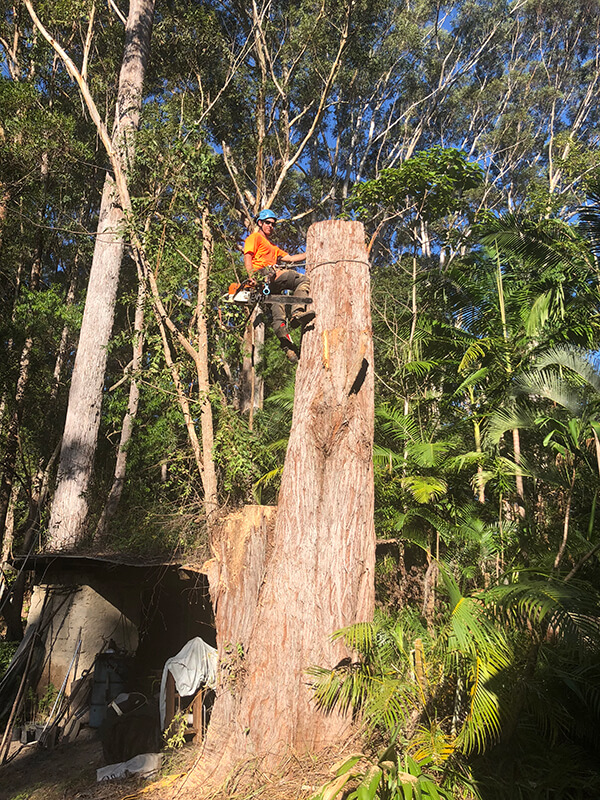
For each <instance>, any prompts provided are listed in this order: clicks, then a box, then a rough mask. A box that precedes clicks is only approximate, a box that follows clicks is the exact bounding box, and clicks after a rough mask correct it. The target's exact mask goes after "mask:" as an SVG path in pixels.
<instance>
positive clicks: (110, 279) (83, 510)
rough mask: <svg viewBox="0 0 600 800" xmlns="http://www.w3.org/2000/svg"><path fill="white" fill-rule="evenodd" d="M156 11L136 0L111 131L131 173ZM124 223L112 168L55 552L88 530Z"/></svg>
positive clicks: (53, 534) (53, 527)
mask: <svg viewBox="0 0 600 800" xmlns="http://www.w3.org/2000/svg"><path fill="white" fill-rule="evenodd" d="M153 14H154V0H131V3H130V7H129V16H128V19H127V27H126V34H125V47H124V52H123V61H122V65H121V72H120V76H119V91H118V99H117V110H116V113H115V126H114V130H113V137H112V145H113V151H114V152H115V154H116V156H117V158H118V160H119V161H120V164H121V167H122V169H123V172H124V173H125V174H127V170H128V168H129V167H130V165H131V162H132V160H133V157H134V142H133V137H134V133H135V131H136V130H137V127H138V123H139V116H140V110H141V103H142V87H143V80H144V74H145V69H146V63H147V59H148V52H149V48H150V37H151V32H152V18H153ZM124 222H125V221H124V216H123V210H122V208H121V205H120V202H119V197H118V193H117V190H116V187H115V184H114V180H113V177H112V176H111V175H110V174H107V177H106V181H105V184H104V191H103V194H102V203H101V206H100V221H99V223H98V232H97V236H96V244H95V247H94V256H93V260H92V267H91V271H90V279H89V284H88V291H87V297H86V304H85V309H84V314H83V321H82V325H81V333H80V336H79V346H78V348H77V355H76V358H75V365H74V368H73V376H72V380H71V389H70V392H69V403H68V407H67V418H66V421H65V429H64V434H63V441H62V447H61V453H60V462H59V469H58V478H57V486H56V492H55V495H54V502H53V504H52V514H51V518H50V525H49V538H48V541H47V544H46V549H47V550H49V551H54V550H61V549H68V548H70V547H73V546H74V545H76V544H77V543H78V542H79V541H80V540H81V538H82V537H83V536H84V533H85V522H86V517H87V513H88V497H87V492H88V489H89V485H90V480H91V477H92V470H93V464H94V455H95V452H96V442H97V438H98V429H99V426H100V410H101V405H102V395H103V388H104V374H105V370H106V357H107V345H108V342H109V340H110V335H111V332H112V327H113V320H114V310H115V303H116V297H117V289H118V285H119V271H120V267H121V260H122V258H123V251H124V247H125V230H124V227H125V226H124Z"/></svg>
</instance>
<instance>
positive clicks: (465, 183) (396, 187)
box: [351, 146, 483, 221]
mask: <svg viewBox="0 0 600 800" xmlns="http://www.w3.org/2000/svg"><path fill="white" fill-rule="evenodd" d="M482 179H483V170H482V169H481V167H480V166H479V164H477V163H475V162H469V161H468V160H467V154H466V153H464V152H462V151H460V150H457V149H455V148H442V147H439V146H434V147H432V148H430V149H429V150H424V151H421V152H419V153H416V154H415V155H414V156H412V158H409V159H408V160H407V161H405V162H404V163H403V164H402V166H401V167H394V168H387V169H383V170H381V172H380V174H379V175H378V177H377V178H375V179H374V180H371V181H367V182H366V183H364V184H360V185H359V186H357V187H356V188H355V190H354V194H353V197H352V199H351V205H352V207H353V208H355V209H356V211H357V212H358V213H359V214H361V215H365V216H369V209H372V208H373V207H376V206H383V207H384V208H388V209H391V210H396V209H400V208H403V207H404V206H405V205H406V204H407V205H409V206H410V205H411V204H412V203H415V204H416V206H417V208H418V211H419V214H420V215H422V216H423V217H424V218H425V219H427V220H428V221H434V220H436V219H439V218H440V217H444V216H446V214H448V213H450V212H452V213H455V212H456V211H458V210H461V208H462V207H463V205H464V200H463V195H464V194H465V192H468V191H469V190H470V189H474V188H475V187H476V186H478V185H479V184H480V183H481V181H482Z"/></svg>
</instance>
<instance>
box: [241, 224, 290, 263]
mask: <svg viewBox="0 0 600 800" xmlns="http://www.w3.org/2000/svg"><path fill="white" fill-rule="evenodd" d="M246 253H250V255H251V256H252V269H253V270H254V271H255V272H256V271H257V270H259V269H263V267H273V266H274V265H275V264H277V260H278V259H280V258H281V257H282V256H287V253H286V252H285V250H282V249H281V247H277V245H276V244H273V243H272V242H270V241H269V240H268V239H267V237H266V236H264V235H263V234H262V233H261V232H260V231H255V232H254V233H251V234H250V236H248V238H247V239H246V241H245V242H244V255H246Z"/></svg>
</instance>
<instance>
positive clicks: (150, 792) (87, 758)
mask: <svg viewBox="0 0 600 800" xmlns="http://www.w3.org/2000/svg"><path fill="white" fill-rule="evenodd" d="M20 747H21V745H20V744H18V743H14V744H13V745H12V746H11V750H10V756H12V755H13V754H15V753H17V751H19V748H20ZM197 752H198V750H197V748H195V747H193V746H192V745H187V746H186V747H184V748H182V749H181V750H178V751H176V753H174V754H172V755H170V754H168V753H166V754H165V755H164V759H163V769H162V771H161V774H160V775H159V776H157V778H156V779H153V780H150V781H142V780H140V779H139V778H128V779H126V780H119V781H105V782H102V783H97V781H96V769H97V768H98V767H102V766H104V763H105V762H104V758H103V755H102V745H101V743H100V740H99V739H98V736H97V734H96V732H95V731H93V730H91V729H90V728H84V729H82V731H81V732H80V734H79V736H78V737H77V739H76V740H75V741H74V742H69V743H65V744H59V745H58V746H57V747H55V748H54V749H52V750H50V749H48V750H45V749H43V748H41V747H40V746H39V745H37V744H31V745H28V746H27V747H25V748H23V749H21V750H20V752H18V755H16V757H15V758H14V759H13V760H11V761H8V762H7V763H6V764H4V765H3V766H1V767H0V800H123V798H130V797H131V798H133V797H138V796H140V797H142V798H144V800H146V798H148V800H163V799H164V800H167V797H168V795H167V794H165V792H166V790H167V789H168V787H170V786H173V787H175V779H176V778H178V777H180V776H181V775H182V773H185V772H186V771H187V770H188V769H189V768H190V767H191V766H192V764H193V762H194V759H195V757H196V755H197ZM172 794H173V792H171V793H170V795H171V796H172ZM183 796H185V795H183ZM169 800H170V798H169Z"/></svg>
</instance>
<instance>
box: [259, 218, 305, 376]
mask: <svg viewBox="0 0 600 800" xmlns="http://www.w3.org/2000/svg"><path fill="white" fill-rule="evenodd" d="M256 224H257V225H258V230H257V231H254V233H251V234H250V235H249V236H248V238H247V239H246V241H245V243H244V266H245V267H246V272H247V273H248V277H249V278H250V280H251V281H254V280H255V279H256V277H258V276H259V277H260V278H262V279H263V280H265V281H267V282H268V284H269V289H270V290H271V292H272V293H273V294H281V293H282V292H283V291H284V290H286V289H287V290H288V291H290V292H292V294H293V296H294V297H308V296H309V294H310V286H309V283H308V279H307V278H306V275H302V274H301V273H299V272H296V270H295V269H280V268H279V267H278V266H277V265H278V263H279V262H281V261H282V262H283V263H284V264H297V263H298V262H299V261H304V260H305V258H306V256H305V254H304V253H298V254H297V255H295V256H290V255H289V254H288V253H286V252H285V250H282V249H281V248H280V247H277V245H275V244H273V243H272V242H271V234H272V233H273V229H274V228H275V225H276V224H277V217H276V216H275V214H274V212H273V211H271V209H270V208H265V209H264V210H263V211H261V212H260V214H259V215H258V217H257V218H256ZM271 314H272V316H273V321H272V327H273V331H274V332H275V335H276V336H277V338H278V339H279V344H280V346H281V348H282V349H283V350H284V351H285V354H286V356H287V358H288V360H289V361H291V362H292V363H293V364H295V363H296V362H297V361H298V348H297V347H296V345H295V344H294V342H293V341H292V338H291V336H290V334H289V332H288V329H287V324H286V316H285V305H284V304H281V303H273V304H272V305H271ZM314 318H315V314H314V312H313V311H307V309H306V306H299V307H297V308H294V311H293V313H292V315H291V319H290V327H292V328H298V327H302V329H304V327H305V326H306V325H307V324H308V323H309V322H310V321H311V320H313V319H314Z"/></svg>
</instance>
